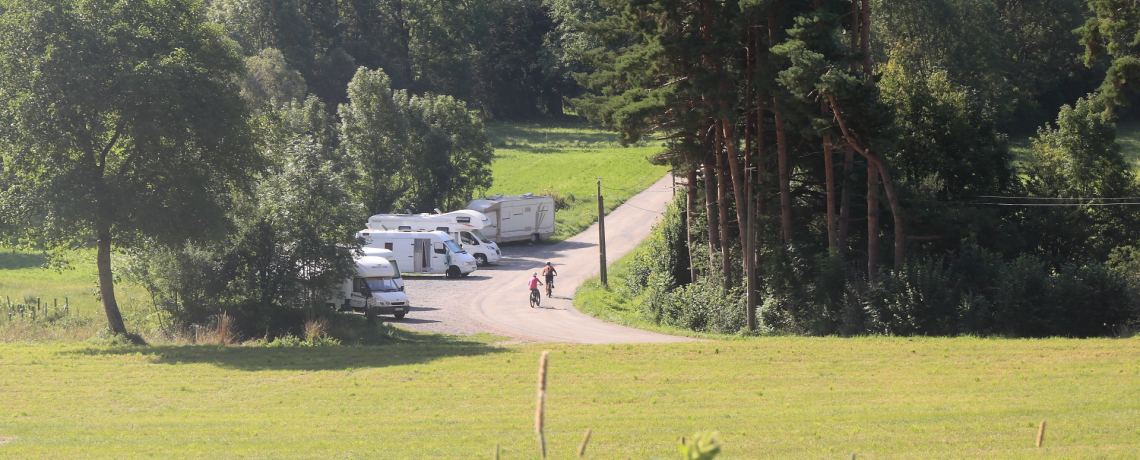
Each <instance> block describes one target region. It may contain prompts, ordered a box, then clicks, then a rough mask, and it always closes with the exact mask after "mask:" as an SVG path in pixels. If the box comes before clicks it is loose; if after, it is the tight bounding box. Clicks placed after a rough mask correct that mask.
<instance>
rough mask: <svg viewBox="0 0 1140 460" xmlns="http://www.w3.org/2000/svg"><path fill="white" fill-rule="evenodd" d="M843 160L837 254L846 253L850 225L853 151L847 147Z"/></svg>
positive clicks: (853, 166)
mask: <svg viewBox="0 0 1140 460" xmlns="http://www.w3.org/2000/svg"><path fill="white" fill-rule="evenodd" d="M844 150H845V153H846V155H844V158H843V196H841V197H840V198H839V232H838V235H837V236H836V238H837V244H838V245H839V253H840V254H845V253H846V252H847V229H848V228H849V227H850V224H851V188H852V187H853V186H854V184H852V183H851V170H853V169H855V149H852V148H851V147H847V148H846V149H844Z"/></svg>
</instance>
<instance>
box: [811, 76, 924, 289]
mask: <svg viewBox="0 0 1140 460" xmlns="http://www.w3.org/2000/svg"><path fill="white" fill-rule="evenodd" d="M827 98H828V101H829V102H830V103H831V111H832V113H833V114H834V115H835V121H836V122H838V123H839V129H840V130H842V131H843V137H844V138H845V139H847V145H848V146H850V147H851V148H852V149H855V150H856V151H858V152H859V153H861V154H862V155H863V157H864V158H866V159H867V168H868V171H870V170H871V167H872V166H873V167H874V168H875V169H876V170H877V171H878V173H879V174H878V176H881V177H882V179H883V188H884V189H885V190H886V191H887V199H888V200H889V201H890V204H891V214H892V215H893V216H894V222H895V239H896V240H898V241H896V242H895V270H896V271H899V270H902V268H903V262H904V261H905V260H906V233H905V228H904V227H903V215H902V202H901V200H900V199H899V196H898V192H897V191H896V190H895V184H894V181H893V180H891V174H890V172H889V171H888V170H887V164H886V163H885V162H883V159H882V158H879V157H878V156H877V155H874V154H873V153H871V151H870V150H869V149H868V148H867V147H865V146H860V144H859V141H858V140H857V139H856V138H855V136H854V135H853V134H851V132H849V131H848V130H847V125H846V124H845V123H844V122H843V117H842V115H841V114H840V112H839V107H838V106H837V105H836V102H835V95H833V94H828V95H827ZM868 174H870V173H868ZM875 180H876V181H878V179H877V178H876V179H875ZM867 181H868V184H870V181H871V177H870V176H868V178H867ZM876 190H877V188H876ZM871 195H872V193H871V191H870V190H868V191H867V199H868V200H870V199H871ZM876 199H877V198H876ZM869 219H870V216H868V220H869ZM876 220H878V216H876ZM868 225H870V223H869V222H868Z"/></svg>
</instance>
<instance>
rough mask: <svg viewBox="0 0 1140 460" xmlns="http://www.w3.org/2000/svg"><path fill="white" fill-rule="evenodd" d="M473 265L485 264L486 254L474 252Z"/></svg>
mask: <svg viewBox="0 0 1140 460" xmlns="http://www.w3.org/2000/svg"><path fill="white" fill-rule="evenodd" d="M475 265H478V266H480V267H482V266H484V265H487V256H485V255H483V254H475Z"/></svg>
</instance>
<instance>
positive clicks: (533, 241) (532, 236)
mask: <svg viewBox="0 0 1140 460" xmlns="http://www.w3.org/2000/svg"><path fill="white" fill-rule="evenodd" d="M530 242H531V243H537V242H538V234H537V233H535V234H533V235H531V236H530Z"/></svg>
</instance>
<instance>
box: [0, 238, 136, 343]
mask: <svg viewBox="0 0 1140 460" xmlns="http://www.w3.org/2000/svg"><path fill="white" fill-rule="evenodd" d="M67 259H68V261H69V262H70V265H71V267H70V268H69V269H66V270H63V271H56V270H51V269H44V268H40V266H41V265H43V264H44V262H46V261H47V258H46V257H44V256H43V255H42V254H38V253H34V252H20V251H10V250H0V341H4V340H11V339H16V338H25V339H26V338H33V339H41V340H51V339H54V338H57V337H59V338H76V337H78V338H89V337H90V336H92V335H93V334H96V333H97V332H98V331H99V330H101V329H104V328H105V323H106V319H105V318H106V317H105V316H104V314H103V306H102V304H101V303H99V300H98V298H97V297H96V294H97V290H98V287H97V285H96V281H97V279H98V275H97V274H96V269H95V253H94V251H89V250H83V251H74V252H70V253H68V255H67ZM115 293H116V296H115V298H116V300H118V302H119V307H120V309H121V310H122V312H123V316H124V320H125V321H127V323H128V326H130V327H131V329H132V330H138V329H139V328H140V327H141V326H143V323H147V322H149V318H148V316H149V315H150V314H151V313H152V312H153V308H152V307H151V305H150V298H149V297H148V296H147V294H146V291H145V290H143V289H141V288H139V287H137V286H134V285H131V284H130V283H118V284H116V286H115ZM36 298H39V299H40V302H41V303H42V305H46V306H49V314H50V315H54V314H55V311H54V309H55V308H57V307H58V309H60V310H62V308H63V306H64V305H65V303H66V304H67V305H68V307H69V308H68V310H69V317H70V320H69V321H67V326H68V327H67V328H66V330H65V328H60V327H51V326H60V324H54V325H53V324H46V323H44V322H43V321H35V322H33V321H30V319H31V313H30V311H29V310H30V309H29V308H27V307H25V315H24V321H21V320H20V316H19V315H18V314H17V315H14V316H13V318H12V319H13V321H9V319H8V318H9V317H8V315H7V313H8V312H9V311H11V310H10V309H9V304H11V305H13V306H14V307H13V308H14V309H18V308H19V305H20V304H24V305H26V306H27V305H30V306H34V305H35V304H36ZM61 314H62V313H61ZM37 318H38V319H42V315H39V316H38V317H37Z"/></svg>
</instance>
